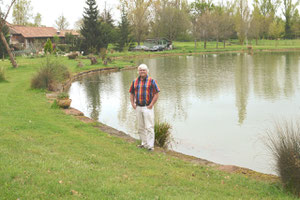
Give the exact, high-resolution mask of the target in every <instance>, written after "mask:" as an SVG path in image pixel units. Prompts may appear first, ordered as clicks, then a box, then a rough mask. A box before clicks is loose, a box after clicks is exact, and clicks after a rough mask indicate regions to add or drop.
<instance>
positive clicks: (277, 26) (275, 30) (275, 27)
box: [269, 18, 285, 39]
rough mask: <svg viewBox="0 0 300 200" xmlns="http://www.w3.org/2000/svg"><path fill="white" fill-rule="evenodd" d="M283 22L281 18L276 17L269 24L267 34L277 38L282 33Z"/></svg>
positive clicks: (281, 35)
mask: <svg viewBox="0 0 300 200" xmlns="http://www.w3.org/2000/svg"><path fill="white" fill-rule="evenodd" d="M284 26H285V24H284V22H283V21H282V20H281V19H279V18H278V19H276V20H274V21H273V22H272V23H271V24H270V28H269V35H270V37H271V38H272V39H279V38H281V37H283V35H284Z"/></svg>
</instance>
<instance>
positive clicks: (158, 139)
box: [154, 122, 173, 148]
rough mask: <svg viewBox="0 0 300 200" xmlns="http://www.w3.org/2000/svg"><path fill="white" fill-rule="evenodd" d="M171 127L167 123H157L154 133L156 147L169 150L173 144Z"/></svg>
mask: <svg viewBox="0 0 300 200" xmlns="http://www.w3.org/2000/svg"><path fill="white" fill-rule="evenodd" d="M171 128H172V127H171V125H170V124H169V123H167V122H162V123H160V122H155V125H154V133H155V145H156V146H159V147H162V148H167V147H168V146H169V145H170V143H171V142H172V140H173V139H172V136H171V132H170V131H171Z"/></svg>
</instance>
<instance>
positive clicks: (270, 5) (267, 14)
mask: <svg viewBox="0 0 300 200" xmlns="http://www.w3.org/2000/svg"><path fill="white" fill-rule="evenodd" d="M280 3H281V2H280V0H254V5H255V6H257V7H258V8H259V13H260V15H261V17H262V19H261V23H260V24H261V27H260V35H261V37H263V38H267V37H268V33H269V27H270V24H271V23H272V22H273V21H274V19H275V13H276V12H277V10H278V8H279V6H280Z"/></svg>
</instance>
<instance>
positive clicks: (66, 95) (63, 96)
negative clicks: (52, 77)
mask: <svg viewBox="0 0 300 200" xmlns="http://www.w3.org/2000/svg"><path fill="white" fill-rule="evenodd" d="M57 98H58V99H68V98H69V94H68V93H65V92H61V93H59V94H58V95H57Z"/></svg>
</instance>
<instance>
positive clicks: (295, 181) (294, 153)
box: [267, 121, 300, 197]
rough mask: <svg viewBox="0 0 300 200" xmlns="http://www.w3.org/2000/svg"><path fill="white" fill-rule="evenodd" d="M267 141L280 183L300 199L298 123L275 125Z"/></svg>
mask: <svg viewBox="0 0 300 200" xmlns="http://www.w3.org/2000/svg"><path fill="white" fill-rule="evenodd" d="M267 139H268V140H267V146H268V147H269V149H270V151H271V153H272V155H273V156H274V158H275V164H276V165H275V166H276V171H277V173H278V175H279V177H280V180H281V183H282V184H283V186H284V188H285V189H287V190H288V191H290V192H292V193H293V194H295V195H297V196H298V197H300V122H293V121H291V122H287V121H285V122H282V123H276V125H275V128H274V130H268V138H267Z"/></svg>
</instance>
